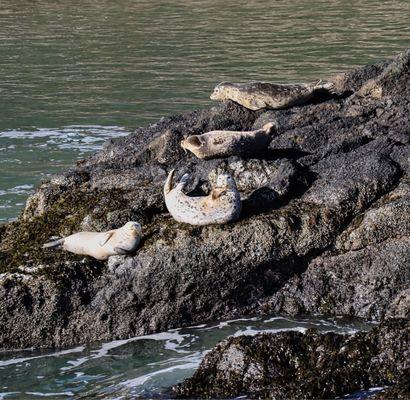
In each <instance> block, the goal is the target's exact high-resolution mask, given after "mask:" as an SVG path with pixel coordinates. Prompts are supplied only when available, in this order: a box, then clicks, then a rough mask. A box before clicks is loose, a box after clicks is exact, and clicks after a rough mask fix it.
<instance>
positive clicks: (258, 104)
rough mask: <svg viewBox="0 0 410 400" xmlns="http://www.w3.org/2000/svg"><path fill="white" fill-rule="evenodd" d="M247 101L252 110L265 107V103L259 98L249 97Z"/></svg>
mask: <svg viewBox="0 0 410 400" xmlns="http://www.w3.org/2000/svg"><path fill="white" fill-rule="evenodd" d="M247 103H248V106H249V108H250V109H251V110H253V111H257V110H260V109H262V108H266V107H267V106H266V103H265V102H264V101H263V100H259V99H249V100H248V101H247Z"/></svg>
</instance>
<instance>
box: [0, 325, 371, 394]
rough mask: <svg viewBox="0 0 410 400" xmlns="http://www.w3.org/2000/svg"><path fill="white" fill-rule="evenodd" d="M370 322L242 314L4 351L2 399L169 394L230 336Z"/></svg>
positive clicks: (347, 328)
mask: <svg viewBox="0 0 410 400" xmlns="http://www.w3.org/2000/svg"><path fill="white" fill-rule="evenodd" d="M370 326H371V325H370V324H364V323H360V322H350V323H346V322H342V321H339V320H337V319H327V320H324V319H309V320H308V319H289V318H281V317H272V318H265V319H263V318H256V317H255V318H243V319H238V320H233V321H225V322H220V323H216V324H210V325H198V326H196V327H191V328H182V329H173V330H170V331H167V332H162V333H158V334H154V335H148V336H138V337H135V338H131V339H127V340H116V341H112V342H109V343H100V344H94V345H92V346H78V347H75V348H73V349H68V350H64V351H60V352H47V351H35V350H24V351H19V352H6V353H0V399H3V398H4V399H19V400H20V399H35V398H41V397H45V396H50V397H52V398H53V399H59V398H64V399H67V398H73V397H74V396H75V397H76V398H82V397H81V396H89V397H92V398H124V399H126V398H130V396H131V397H133V396H143V397H152V396H159V395H161V394H162V395H165V396H166V391H167V390H168V389H169V388H170V387H171V386H172V385H175V384H176V383H178V382H180V381H182V380H183V379H184V378H187V377H189V376H191V375H192V374H193V373H194V371H195V369H196V368H197V366H198V365H199V363H200V361H201V360H202V358H203V357H204V356H205V354H206V353H207V352H208V351H209V350H210V349H211V348H212V347H213V346H214V345H215V344H216V343H217V342H219V341H220V340H223V339H225V338H226V337H228V336H232V335H233V336H237V335H242V334H244V335H255V334H256V333H258V332H282V331H288V330H296V331H299V332H305V331H306V329H308V328H317V329H318V330H320V331H322V332H328V331H336V332H340V333H349V334H350V333H354V332H357V331H358V330H368V329H369V328H370Z"/></svg>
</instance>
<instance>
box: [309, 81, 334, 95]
mask: <svg viewBox="0 0 410 400" xmlns="http://www.w3.org/2000/svg"><path fill="white" fill-rule="evenodd" d="M311 87H312V89H313V90H328V91H329V92H331V93H334V88H335V85H334V83H333V82H323V81H322V79H320V80H319V81H317V82H314V83H312V84H311Z"/></svg>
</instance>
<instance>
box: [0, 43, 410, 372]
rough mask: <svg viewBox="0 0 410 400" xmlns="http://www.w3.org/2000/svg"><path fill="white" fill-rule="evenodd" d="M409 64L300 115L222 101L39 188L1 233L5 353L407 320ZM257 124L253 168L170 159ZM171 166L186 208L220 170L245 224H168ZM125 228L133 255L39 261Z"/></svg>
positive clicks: (367, 78)
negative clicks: (277, 326)
mask: <svg viewBox="0 0 410 400" xmlns="http://www.w3.org/2000/svg"><path fill="white" fill-rule="evenodd" d="M409 60H410V51H409V50H406V51H405V52H403V53H402V54H400V55H398V56H397V57H396V58H394V59H393V60H390V61H386V62H381V63H379V64H377V65H375V66H367V67H364V68H359V69H357V70H355V71H352V72H350V73H347V74H344V75H343V76H339V77H336V78H335V84H336V85H337V92H338V95H337V96H334V97H332V98H328V99H326V100H325V99H322V100H323V101H322V102H316V103H315V104H308V105H305V106H303V107H294V108H290V109H287V110H276V111H258V112H253V111H250V110H247V109H245V108H243V107H241V106H239V105H237V104H235V103H232V102H226V103H223V104H220V105H218V106H216V107H212V108H209V109H204V110H199V111H194V112H191V113H188V114H184V115H179V116H171V117H167V118H162V119H161V120H160V121H159V122H158V123H156V124H153V125H151V126H149V127H147V128H139V129H137V130H136V131H135V132H133V133H131V134H130V135H129V136H127V137H123V138H118V139H116V140H112V141H110V142H108V143H107V144H106V145H105V146H104V148H103V149H102V150H101V151H100V152H98V153H96V154H94V155H93V156H91V157H89V158H88V159H86V160H83V161H81V162H79V163H77V165H76V166H75V167H73V168H72V169H70V170H69V171H67V172H65V173H62V174H59V175H56V176H54V177H52V178H51V179H50V181H48V182H43V183H42V184H41V185H40V186H39V188H38V189H37V191H36V193H35V194H34V195H33V196H32V197H30V199H29V200H28V202H27V206H26V209H25V211H24V213H23V215H22V216H21V217H20V218H19V219H18V220H17V221H15V222H12V223H10V224H7V225H5V226H2V227H0V273H5V274H7V279H1V280H0V326H2V327H3V329H2V330H0V348H16V347H32V346H35V347H53V346H69V345H74V344H78V343H85V342H89V341H95V340H111V339H120V338H127V337H131V336H135V335H140V334H145V333H152V332H156V331H159V330H165V329H168V328H175V327H180V326H184V325H190V324H193V323H197V322H198V323H199V322H204V321H212V320H215V319H221V318H232V317H235V316H238V315H242V314H249V313H255V314H257V313H259V314H261V313H268V312H281V313H291V314H297V313H312V314H317V313H323V314H327V315H348V316H353V317H365V318H372V319H381V318H383V317H385V316H386V315H390V316H403V315H407V310H406V305H407V301H408V292H407V289H408V287H409V276H408V271H407V269H406V265H408V264H406V263H408V250H409V234H408V232H409V229H408V228H409V224H410V221H409V218H410V217H409V213H408V212H407V211H408V182H409V178H408V173H409V156H410V144H409V139H408V138H409V124H408V115H409V111H410V87H409V86H410V85H409V68H408V67H409ZM362 88H364V89H363V90H361V89H362ZM372 88H375V90H373V89H372ZM378 88H381V91H380V93H379V92H378ZM376 89H377V90H376ZM373 92H374V93H376V94H377V95H374V94H372V93H373ZM268 121H273V122H274V123H275V125H276V127H277V133H276V134H275V136H274V138H273V140H272V142H271V144H270V146H269V150H268V151H267V152H266V154H263V155H261V156H260V157H258V158H253V159H248V158H240V157H230V158H225V159H217V160H210V161H204V160H198V159H197V158H196V157H194V156H193V155H191V154H185V153H184V152H183V151H182V149H181V147H180V140H181V138H185V137H187V136H189V135H192V134H201V133H204V132H206V131H210V130H217V129H222V130H251V129H255V128H259V127H261V126H262V125H263V124H264V123H266V122H268ZM171 168H175V169H176V171H177V173H176V175H177V176H176V178H177V179H178V178H179V177H181V176H182V174H183V173H185V172H189V173H190V174H191V176H192V181H191V182H190V183H189V185H188V191H189V192H190V194H192V195H194V194H204V193H207V191H208V190H209V187H210V182H212V180H213V179H215V176H216V173H217V172H218V171H228V172H230V173H232V174H233V175H234V177H235V179H236V180H237V181H238V185H239V188H240V190H241V194H242V198H243V213H242V215H241V218H240V220H239V221H238V222H236V223H235V224H227V225H224V226H206V227H200V228H199V227H192V226H189V225H184V224H179V223H177V222H175V221H174V220H172V218H171V217H170V216H169V214H168V213H167V210H166V207H165V203H164V199H163V194H162V188H163V184H164V181H165V178H166V176H167V174H168V172H169V171H170V169H171ZM128 220H137V221H139V222H141V224H142V226H143V238H142V242H141V246H140V248H139V249H138V251H137V252H136V253H135V254H133V255H131V256H129V257H128V256H127V257H119V258H115V259H112V260H109V261H108V262H105V263H102V262H96V261H95V260H91V259H88V258H82V257H79V256H76V255H73V254H69V253H66V252H59V251H54V252H53V251H49V250H48V251H46V250H44V249H42V245H43V243H45V242H47V241H48V240H49V238H50V237H51V236H66V235H69V234H72V233H74V232H78V231H80V230H83V229H95V230H101V231H102V230H108V229H112V228H118V227H119V226H121V225H123V224H124V223H125V222H127V221H128ZM40 266H41V268H37V267H40ZM19 271H20V272H19ZM21 271H23V272H24V274H22V273H21ZM20 275H24V277H25V278H22V276H20ZM255 368H256V370H257V367H255ZM255 373H256V372H255Z"/></svg>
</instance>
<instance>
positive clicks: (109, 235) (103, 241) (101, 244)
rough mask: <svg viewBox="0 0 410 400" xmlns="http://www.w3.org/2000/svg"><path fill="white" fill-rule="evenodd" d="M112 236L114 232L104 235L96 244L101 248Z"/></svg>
mask: <svg viewBox="0 0 410 400" xmlns="http://www.w3.org/2000/svg"><path fill="white" fill-rule="evenodd" d="M113 234H114V231H108V232H106V233H104V237H103V238H102V239H101V240H100V242H99V243H98V244H99V245H100V246H101V247H102V246H104V245H105V244H106V243H107V242H108V241H109V240H110V239H111V236H112V235H113Z"/></svg>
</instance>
